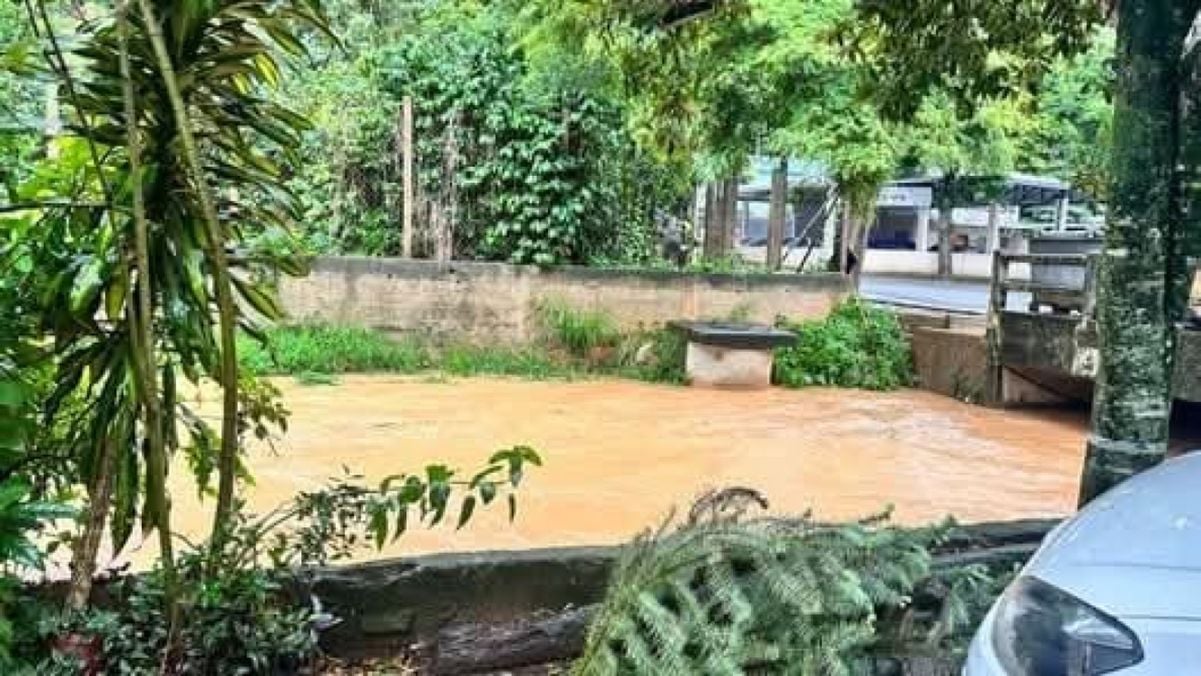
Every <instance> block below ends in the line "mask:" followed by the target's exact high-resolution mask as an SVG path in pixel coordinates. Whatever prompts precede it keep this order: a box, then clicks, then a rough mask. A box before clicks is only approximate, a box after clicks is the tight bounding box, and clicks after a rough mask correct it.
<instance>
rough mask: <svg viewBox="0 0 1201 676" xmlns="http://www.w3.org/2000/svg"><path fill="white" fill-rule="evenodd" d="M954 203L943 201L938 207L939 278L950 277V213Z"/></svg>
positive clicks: (947, 200) (948, 200)
mask: <svg viewBox="0 0 1201 676" xmlns="http://www.w3.org/2000/svg"><path fill="white" fill-rule="evenodd" d="M953 205H954V203H953V202H952V201H951V200H950V199H945V198H944V199H943V201H942V204H939V206H938V274H939V276H941V277H949V276H950V275H951V272H952V271H951V212H952V211H953V210H954V206H953Z"/></svg>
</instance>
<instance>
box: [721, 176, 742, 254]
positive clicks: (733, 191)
mask: <svg viewBox="0 0 1201 676" xmlns="http://www.w3.org/2000/svg"><path fill="white" fill-rule="evenodd" d="M740 182H741V181H740V180H739V178H738V177H737V176H735V177H734V178H728V179H726V181H725V184H724V190H725V202H724V204H725V213H724V215H723V223H722V229H721V233H722V235H721V254H722V255H723V256H729V255H730V254H731V253H733V251H734V244H735V240H736V239H737V238H738V184H739V183H740Z"/></svg>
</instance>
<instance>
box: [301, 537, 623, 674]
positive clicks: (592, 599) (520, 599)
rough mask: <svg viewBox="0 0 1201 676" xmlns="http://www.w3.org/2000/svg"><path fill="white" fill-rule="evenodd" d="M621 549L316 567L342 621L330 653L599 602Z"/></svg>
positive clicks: (391, 647) (378, 651) (395, 644)
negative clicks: (459, 626)
mask: <svg viewBox="0 0 1201 676" xmlns="http://www.w3.org/2000/svg"><path fill="white" fill-rule="evenodd" d="M620 554H621V549H619V548H617V547H575V548H565V549H537V550H530V551H520V552H482V553H477V554H439V555H434V556H423V557H417V558H412V559H393V560H389V561H378V562H374V563H366V564H359V565H354V566H346V567H343V568H327V569H321V570H317V571H314V572H313V574H312V575H313V579H312V580H311V587H312V594H313V595H315V596H316V597H317V598H318V599H320V601H321V603H322V605H323V607H325V608H326V609H327V610H328V611H329V612H331V613H333V614H334V615H335V616H337V617H338V618H339V619H340V620H341V624H339V625H338V626H337V627H335V628H333V629H332V630H329V631H327V632H326V633H324V634H322V638H321V645H322V647H323V648H324V649H325V650H326V651H327V652H329V653H330V654H332V655H336V656H339V657H350V658H356V659H357V658H365V657H383V656H394V655H399V654H402V653H403V652H404V651H405V650H407V649H409V648H411V647H412V646H413V645H414V644H415V643H417V642H420V641H428V640H430V639H432V638H433V637H434V636H436V635H437V633H438V631H439V630H441V629H442V628H444V627H446V626H449V625H452V624H459V623H504V622H508V621H511V620H513V619H515V618H519V617H522V616H525V615H530V614H533V613H536V612H538V611H545V610H555V611H557V610H562V609H563V608H565V607H568V606H573V605H576V606H578V605H587V604H590V603H596V602H598V601H600V600H601V598H602V597H603V596H604V593H605V586H606V585H607V584H608V580H609V573H610V571H611V570H612V568H613V564H614V563H615V562H616V560H617V557H618V556H619V555H620Z"/></svg>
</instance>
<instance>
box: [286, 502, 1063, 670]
mask: <svg viewBox="0 0 1201 676" xmlns="http://www.w3.org/2000/svg"><path fill="white" fill-rule="evenodd" d="M1055 523H1056V522H1055V521H1053V520H1028V521H1013V522H1001V523H983V524H974V525H966V526H962V527H961V528H960V529H959V531H958V532H956V533H955V534H954V535H953V536H952V537H951V538H950V539H949V540H948V541H947V542H945V543H943V545H942V546H941V547H940V548H939V551H938V552H936V554H938V558H936V560H935V566H936V567H946V566H955V565H965V564H971V563H987V564H993V565H998V566H1000V567H1004V568H1011V567H1013V565H1015V564H1020V563H1022V562H1024V561H1025V560H1026V558H1028V557H1029V556H1030V554H1031V553H1033V551H1034V549H1035V548H1036V547H1037V546H1038V543H1039V542H1040V541H1041V540H1042V538H1043V537H1044V536H1045V535H1046V534H1047V532H1048V531H1050V530H1051V528H1052V527H1054V525H1055ZM621 553H622V549H621V548H619V547H581V548H565V549H540V550H531V551H520V552H484V553H478V554H445V555H435V556H424V557H417V558H412V559H393V560H388V561H378V562H374V563H367V564H358V565H353V566H346V567H342V568H328V569H319V570H315V571H312V572H311V573H310V574H309V579H307V580H306V581H305V582H306V583H307V584H302V586H306V587H309V588H311V590H312V594H314V595H315V596H316V597H317V598H318V599H320V601H321V603H322V605H323V607H324V608H325V609H326V610H328V611H329V612H331V613H332V614H333V615H335V616H337V617H338V618H340V619H341V620H342V623H341V624H340V625H338V626H337V627H336V628H334V629H332V630H329V631H327V632H325V633H323V634H322V638H321V644H322V647H323V648H324V649H325V650H326V651H327V652H328V653H329V654H331V655H333V656H336V657H343V658H352V659H359V658H372V657H389V656H396V655H398V654H402V653H403V652H404V651H406V650H408V649H411V648H413V647H414V646H415V645H417V644H428V643H429V642H431V641H436V640H437V638H438V636H439V633H440V632H441V631H442V630H444V629H446V628H447V627H452V626H456V625H464V624H507V623H510V622H512V621H514V620H519V619H521V618H523V617H530V616H537V615H538V614H540V613H546V612H552V613H553V612H558V611H561V610H563V609H564V608H568V607H574V608H580V607H583V606H588V605H590V604H594V603H598V602H599V601H601V600H602V599H603V597H604V594H605V589H606V586H607V584H608V580H609V575H610V573H611V571H612V569H613V566H614V564H615V563H616V562H617V560H618V558H619V557H620V555H621ZM297 591H300V590H297ZM301 593H302V594H303V593H305V592H302V591H301ZM423 673H424V672H423Z"/></svg>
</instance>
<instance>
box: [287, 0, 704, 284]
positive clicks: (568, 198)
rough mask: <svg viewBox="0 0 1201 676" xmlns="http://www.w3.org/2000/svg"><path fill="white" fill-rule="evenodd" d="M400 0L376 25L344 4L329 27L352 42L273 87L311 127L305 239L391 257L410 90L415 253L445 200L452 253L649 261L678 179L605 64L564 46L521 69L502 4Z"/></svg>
mask: <svg viewBox="0 0 1201 676" xmlns="http://www.w3.org/2000/svg"><path fill="white" fill-rule="evenodd" d="M401 5H403V3H400V4H398V5H397V11H396V12H388V13H386V14H388V16H385V17H383V19H381V18H380V17H378V16H373V14H378V12H370V13H368V12H366V11H365V10H360V9H355V8H350V7H344V6H339V8H338V9H337V10H336V11H334V18H333V21H334V25H335V27H336V29H337V30H339V31H341V32H345V33H347V34H349V35H350V37H349V39H348V42H350V41H353V44H350V45H349V49H348V54H347V53H339V52H332V53H329V54H326V55H324V58H323V62H322V63H320V64H319V65H318V67H316V68H314V69H311V71H310V72H306V76H305V77H304V78H303V79H302V80H301V81H299V82H297V83H296V84H295V85H293V86H292V87H291V88H290V89H289V90H288V91H286V92H283V93H282V94H281V96H280V98H281V100H284V101H287V102H288V103H290V104H294V105H297V106H299V107H300V109H302V110H304V111H306V112H307V113H308V114H309V116H310V117H311V118H312V119H313V120H314V122H315V126H314V129H313V131H311V132H309V133H307V134H306V135H305V141H304V147H303V149H302V152H303V154H304V156H305V158H306V162H305V163H304V166H303V167H301V168H300V169H299V171H298V172H297V174H296V175H295V177H294V178H293V181H292V184H293V186H294V187H295V188H296V189H297V190H298V191H300V192H301V193H302V198H301V199H302V205H303V208H304V210H305V220H306V221H307V222H308V224H309V227H308V228H307V236H308V239H309V241H310V244H311V245H313V246H314V247H316V248H318V249H319V250H326V251H339V252H355V253H366V254H371V255H383V254H396V253H399V251H400V247H401V243H400V222H401V213H402V208H403V206H404V205H403V195H401V193H400V184H401V165H400V158H401V146H400V142H399V139H400V127H399V122H400V114H399V110H400V106H401V100H402V98H403V97H404V96H406V95H407V96H412V97H413V99H414V103H415V112H416V119H415V123H416V133H415V139H416V145H417V150H418V160H419V161H418V166H417V169H418V174H419V176H418V195H417V196H416V197H417V199H418V203H417V204H416V205H415V207H416V208H415V212H416V219H417V223H416V225H417V239H416V242H415V244H416V247H417V251H418V253H419V254H428V253H430V252H431V250H432V247H433V241H432V239H431V238H432V235H433V233H432V223H431V219H432V217H433V216H432V212H431V211H430V209H431V208H436V209H437V210H438V212H439V213H442V212H448V211H451V210H453V212H454V215H453V220H454V222H455V233H454V237H455V252H456V255H458V256H461V257H476V258H488V259H499V260H512V261H516V262H525V263H539V264H549V263H555V262H564V261H572V262H584V261H586V260H589V259H591V258H594V257H607V258H618V259H621V260H644V259H646V258H647V257H649V256H650V255H651V254H652V253H653V251H654V241H653V235H654V223H653V220H652V219H653V216H654V212H655V209H656V208H660V207H662V206H664V205H665V204H671V205H672V206H673V207H674V206H675V204H674V203H675V202H676V201H678V198H679V197H680V195H681V189H686V186H685V185H684V184H683V183H682V182H680V181H678V180H675V177H673V176H671V175H669V174H667V173H665V172H664V171H663V170H662V168H661V167H660V166H659V165H658V164H657V163H655V162H654V161H653V160H652V159H650V158H649V157H647V156H645V155H643V154H642V153H640V152H639V151H638V149H637V148H636V147H635V146H634V144H633V141H632V139H630V138H629V136H628V135H627V134H626V133H625V128H624V125H623V122H622V119H621V109H622V103H621V100H620V98H619V97H618V96H616V95H615V93H614V90H613V88H612V87H611V83H609V82H608V81H607V79H606V76H605V74H604V73H598V72H597V71H596V69H595V68H593V67H592V66H591V65H589V64H588V63H587V62H586V61H584V60H581V59H580V58H579V57H578V55H575V54H574V53H572V51H564V52H561V53H560V54H559V56H558V58H556V59H554V60H553V61H552V62H548V63H544V64H531V63H530V60H529V59H528V58H527V56H526V55H525V53H523V51H522V50H521V49H518V48H514V46H513V44H514V42H515V41H516V37H515V35H514V34H513V31H514V30H516V27H517V26H518V23H519V22H518V17H517V15H516V14H515V11H516V10H515V9H514V8H513V6H512V5H511V4H509V3H494V4H491V5H485V4H481V3H475V2H468V1H456V2H446V3H427V4H424V5H421V6H418V5H417V4H411V5H408V6H403V7H402V6H401ZM331 11H332V10H331ZM389 35H395V36H397V37H396V39H388V37H387V36H389ZM401 36H403V39H402V37H401ZM452 142H453V145H454V153H453V154H454V155H455V160H454V166H453V168H448V167H447V158H448V155H449V154H450V150H449V148H448V144H449V143H452ZM451 185H453V186H454V190H453V192H454V194H453V196H452V195H450V194H448V192H449V187H450V186H451Z"/></svg>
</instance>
